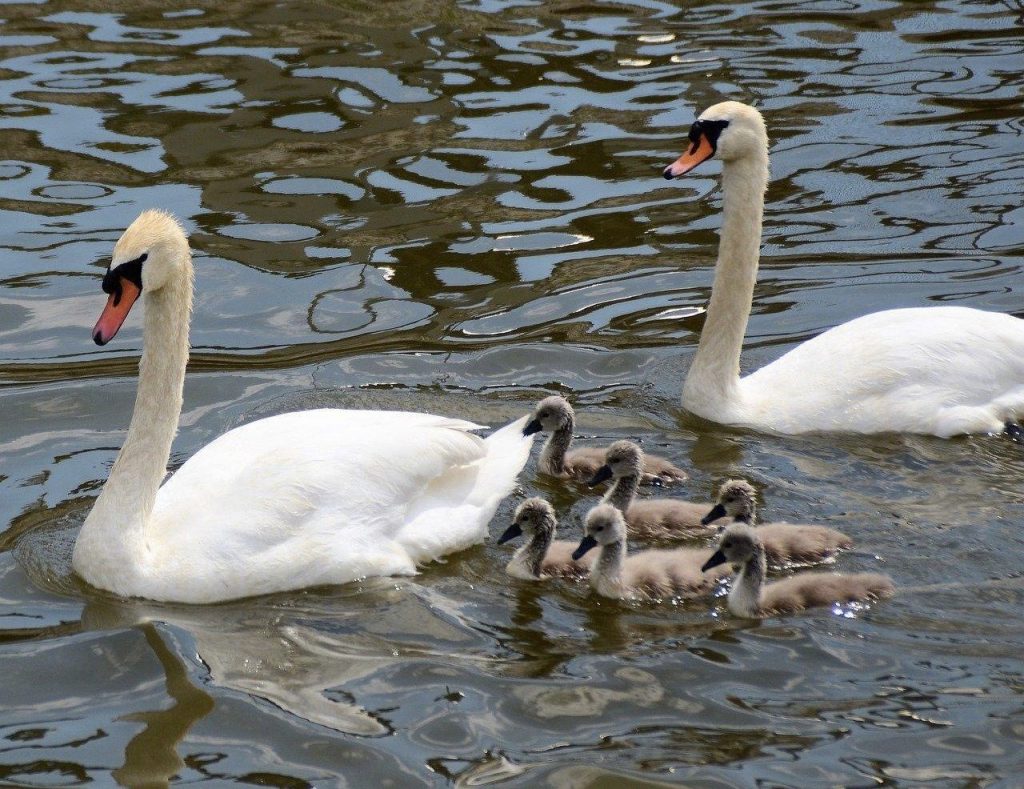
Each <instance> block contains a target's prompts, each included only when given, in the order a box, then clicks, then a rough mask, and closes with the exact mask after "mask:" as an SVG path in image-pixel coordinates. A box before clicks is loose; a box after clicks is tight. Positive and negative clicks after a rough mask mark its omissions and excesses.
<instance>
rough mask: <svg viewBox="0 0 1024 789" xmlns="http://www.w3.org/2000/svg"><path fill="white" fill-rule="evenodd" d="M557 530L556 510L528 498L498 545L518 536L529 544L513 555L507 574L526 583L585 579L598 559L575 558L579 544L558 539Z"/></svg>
mask: <svg viewBox="0 0 1024 789" xmlns="http://www.w3.org/2000/svg"><path fill="white" fill-rule="evenodd" d="M557 530H558V519H557V518H556V517H555V510H554V508H553V507H552V506H551V505H550V504H548V502H546V501H544V499H540V498H532V499H526V500H525V501H524V502H523V503H522V504H520V505H519V506H518V507H517V508H516V512H515V515H513V516H512V525H511V526H509V527H508V528H507V529H505V532H504V534H502V535H501V537H499V538H498V545H503V544H504V543H506V542H508V541H509V540H514V539H515V538H516V537H520V536H525V537H526V544H525V545H523V546H522V547H520V548H519V549H518V550H517V551H516V552H515V553H514V554H513V555H512V560H511V561H510V562H509V563H508V564H507V565H506V566H505V571H506V572H507V573H508V574H509V575H511V576H512V577H513V578H521V579H523V580H526V581H537V580H541V579H543V578H550V577H552V576H564V577H570V578H583V577H585V576H586V575H587V572H588V571H589V570H590V565H591V564H593V562H594V558H595V557H593V556H588V557H585V558H583V559H580V560H579V561H577V560H575V559H573V558H572V552H573V549H574V548H575V547H576V543H574V542H568V541H565V540H556V539H555V533H556V532H557Z"/></svg>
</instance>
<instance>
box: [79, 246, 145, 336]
mask: <svg viewBox="0 0 1024 789" xmlns="http://www.w3.org/2000/svg"><path fill="white" fill-rule="evenodd" d="M145 261H146V256H145V255H142V256H141V257H138V258H136V259H135V260H130V261H128V262H127V263H122V264H121V265H119V266H116V267H115V268H112V269H109V270H108V271H107V273H106V274H105V275H104V276H103V292H104V293H109V294H110V296H109V298H108V299H107V306H106V307H104V308H103V312H101V313H100V319H99V320H98V321H96V326H95V327H93V330H92V339H93V340H94V341H95V343H96V344H97V345H106V344H107V343H108V342H110V341H111V340H112V339H114V335H115V334H117V331H118V329H120V328H121V324H122V323H124V319H125V318H127V317H128V313H129V311H130V310H131V308H132V305H133V304H134V303H135V300H136V299H138V298H139V294H141V293H142V264H143V263H144V262H145Z"/></svg>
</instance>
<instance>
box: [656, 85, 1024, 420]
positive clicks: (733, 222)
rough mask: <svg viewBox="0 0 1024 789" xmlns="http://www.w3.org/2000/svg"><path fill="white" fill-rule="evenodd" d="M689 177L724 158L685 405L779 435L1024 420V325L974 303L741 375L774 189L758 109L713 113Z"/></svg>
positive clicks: (928, 312) (734, 106) (890, 322)
mask: <svg viewBox="0 0 1024 789" xmlns="http://www.w3.org/2000/svg"><path fill="white" fill-rule="evenodd" d="M689 140H690V145H689V147H688V149H687V151H686V152H685V153H684V154H683V155H682V156H681V157H679V159H678V160H677V161H676V162H674V163H673V164H672V165H670V166H669V167H667V168H666V169H665V177H666V178H675V177H678V176H680V175H683V174H685V173H687V172H689V171H690V170H692V169H693V168H694V167H696V166H697V165H698V164H700V163H701V162H703V161H705V160H707V159H709V158H711V157H712V156H717V158H719V159H721V160H722V189H723V192H724V205H723V220H722V231H721V240H720V245H719V250H718V264H717V267H716V270H715V282H714V286H713V288H712V291H711V301H710V303H709V305H708V311H707V320H706V322H705V324H704V329H703V332H702V334H701V338H700V345H699V346H698V348H697V354H696V356H695V357H694V359H693V363H692V365H691V367H690V371H689V373H688V374H687V376H686V381H685V382H684V384H683V406H684V407H686V408H687V409H688V410H690V411H692V412H693V413H695V414H697V415H699V416H702V417H704V418H706V419H710V420H712V421H715V422H721V423H724V424H732V425H741V426H747V427H753V428H756V429H762V430H772V431H776V432H780V433H803V432H807V431H814V430H821V431H847V432H855V433H877V432H884V431H901V432H909V433H927V434H932V435H937V436H942V437H948V436H952V435H956V434H959V433H989V432H997V431H1000V430H1002V429H1003V427H1004V425H1005V424H1006V423H1008V422H1013V421H1015V420H1019V419H1020V418H1021V417H1022V416H1024V320H1021V319H1020V318H1015V317H1013V316H1011V315H1004V314H1002V313H996V312H985V311H983V310H976V309H969V308H966V307H925V308H911V309H899V310H886V311H884V312H875V313H872V314H870V315H865V316H864V317H861V318H857V319H855V320H852V321H849V322H848V323H844V324H842V325H840V326H837V327H835V328H833V329H830V330H829V331H827V332H825V333H824V334H821V335H819V336H818V337H815V338H813V339H811V340H808V341H807V342H805V343H803V344H802V345H799V346H798V347H796V348H794V349H793V350H791V351H790V352H789V353H787V354H785V355H784V356H783V357H782V358H780V359H778V360H777V361H775V362H772V363H771V364H769V365H767V366H766V367H763V368H761V369H760V370H758V371H756V372H754V373H751V374H750V375H748V376H746V377H744V378H740V374H739V373H740V350H741V348H742V345H743V335H744V333H745V331H746V327H747V319H748V318H749V316H750V307H751V299H752V298H753V293H754V283H755V281H756V279H757V266H758V259H759V249H760V244H761V219H762V214H763V211H764V193H765V189H766V188H767V185H768V136H767V134H766V133H765V127H764V120H763V119H762V118H761V114H760V113H759V112H758V111H757V110H755V109H753V108H752V107H748V106H746V105H745V104H740V103H738V102H735V101H726V102H722V103H721V104H716V105H715V106H713V107H711V108H710V109H708V110H706V111H705V112H704V113H703V114H702V115H701V116H700V118H699V119H698V120H697V122H696V123H695V124H694V125H693V128H691V130H690V137H689Z"/></svg>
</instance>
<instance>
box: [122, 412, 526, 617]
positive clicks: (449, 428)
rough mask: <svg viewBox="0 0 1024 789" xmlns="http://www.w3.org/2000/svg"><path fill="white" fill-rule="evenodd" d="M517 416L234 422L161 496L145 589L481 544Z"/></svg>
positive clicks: (276, 575) (341, 566) (415, 556)
mask: <svg viewBox="0 0 1024 789" xmlns="http://www.w3.org/2000/svg"><path fill="white" fill-rule="evenodd" d="M524 424H525V417H524V418H523V419H520V420H518V421H517V422H514V423H512V424H511V425H509V426H507V427H505V428H503V429H502V430H501V431H498V432H497V433H495V434H494V435H493V436H491V437H490V438H487V439H481V438H479V437H478V436H475V435H473V434H472V433H469V432H466V431H468V430H472V429H475V428H476V427H477V426H476V425H473V424H472V423H469V422H464V421H461V420H456V419H448V418H446V417H441V416H433V415H431V414H419V413H408V412H396V411H344V410H334V409H319V410H313V411H299V412H296V413H290V414H282V415H280V416H275V417H270V418H268V419H262V420H260V421H258V422H253V423H252V424H249V425H244V426H242V427H240V428H236V429H235V430H232V431H231V432H229V433H226V434H224V435H222V436H220V437H219V438H218V439H216V440H215V441H213V442H212V443H210V444H208V445H207V446H205V447H203V448H202V449H201V450H199V452H197V453H196V454H195V455H194V456H193V457H192V458H191V459H190V460H189V461H188V462H187V463H186V464H185V465H184V466H182V467H181V469H179V470H178V472H177V473H175V474H174V475H173V476H172V477H171V478H170V479H169V480H168V481H167V482H166V483H165V484H164V486H163V487H162V488H161V489H160V491H159V492H158V493H157V498H156V506H155V508H154V510H153V514H152V516H151V519H150V523H149V525H148V526H147V531H148V532H149V534H150V536H148V537H147V548H148V549H149V550H148V556H147V557H144V558H143V561H144V564H143V565H142V566H141V567H140V568H139V569H140V571H141V573H140V574H141V575H142V577H147V576H149V580H148V581H147V588H146V590H145V592H144V593H143V596H146V597H151V598H157V599H169V598H172V597H173V598H178V599H180V597H181V595H182V592H181V591H180V590H181V588H182V586H183V585H185V586H193V585H198V587H200V588H202V587H210V586H212V587H213V588H214V589H220V590H222V591H221V592H220V593H219V594H218V596H223V597H238V596H243V595H251V594H261V593H264V592H269V591H274V590H276V589H281V588H300V587H306V586H314V585H318V584H337V583H345V582H347V581H351V580H354V579H356V578H360V577H363V576H370V575H401V574H410V573H413V572H415V570H416V566H417V565H418V564H421V563H423V562H427V561H430V560H432V559H436V558H437V557H439V556H441V555H443V554H446V553H449V552H452V551H455V550H459V549H462V548H465V547H467V546H469V545H472V544H474V543H477V542H480V541H482V540H483V539H484V537H485V536H486V532H487V524H488V522H489V521H490V519H491V517H492V516H493V514H494V511H495V509H496V508H497V505H498V502H499V501H500V500H501V498H502V497H504V496H505V495H506V494H507V493H509V491H510V490H511V488H512V485H513V484H514V482H515V474H516V473H517V471H518V468H514V467H515V466H516V463H517V462H518V467H519V468H521V467H522V466H523V465H524V464H525V462H526V456H527V454H528V452H529V446H530V443H529V441H528V440H526V439H524V438H523V436H522V427H523V425H524ZM517 429H518V438H517V440H516V441H514V442H513V441H509V436H510V435H511V436H515V434H516V430H517ZM513 468H514V470H513ZM509 472H511V473H509ZM243 558H244V561H240V560H241V559H243ZM147 571H148V572H147ZM208 594H209V593H208V592H207V593H200V592H198V590H197V591H195V592H190V593H189V596H190V597H192V596H195V597H197V598H201V597H204V596H207V595H208Z"/></svg>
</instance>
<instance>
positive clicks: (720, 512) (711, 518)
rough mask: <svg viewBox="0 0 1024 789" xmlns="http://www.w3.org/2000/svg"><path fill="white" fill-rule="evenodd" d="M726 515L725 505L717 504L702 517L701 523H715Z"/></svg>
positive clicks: (702, 524) (704, 524)
mask: <svg viewBox="0 0 1024 789" xmlns="http://www.w3.org/2000/svg"><path fill="white" fill-rule="evenodd" d="M725 516H726V512H725V505H724V504H716V505H715V506H714V507H712V508H711V512H709V513H708V514H707V515H705V516H704V517H703V518H701V519H700V525H701V526H707V525H708V524H710V523H714V522H715V521H716V520H718V519H719V518H724V517H725Z"/></svg>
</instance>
